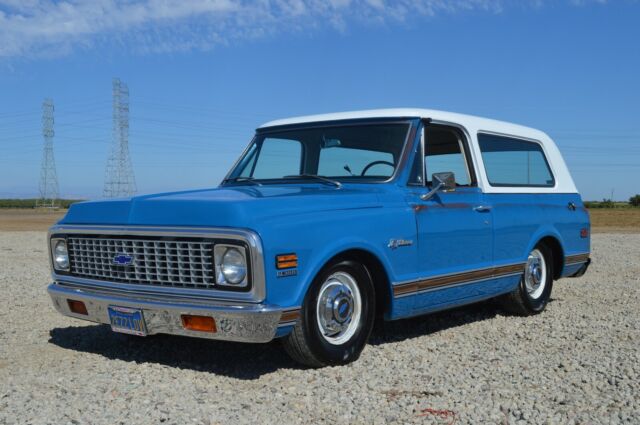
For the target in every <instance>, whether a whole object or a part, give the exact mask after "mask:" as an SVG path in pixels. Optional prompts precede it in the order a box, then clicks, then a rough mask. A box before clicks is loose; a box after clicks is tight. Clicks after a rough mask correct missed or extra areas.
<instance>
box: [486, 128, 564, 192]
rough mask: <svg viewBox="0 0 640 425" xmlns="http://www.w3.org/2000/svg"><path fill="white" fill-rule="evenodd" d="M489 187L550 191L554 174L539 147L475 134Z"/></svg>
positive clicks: (523, 141)
mask: <svg viewBox="0 0 640 425" xmlns="http://www.w3.org/2000/svg"><path fill="white" fill-rule="evenodd" d="M478 142H479V144H480V151H481V152H482V161H483V162H484V167H485V170H486V172H487V178H488V179H489V183H490V184H491V186H518V187H522V186H533V187H552V186H553V185H554V184H555V180H554V178H553V174H551V169H550V168H549V163H548V162H547V158H546V157H545V156H544V152H543V151H542V146H540V145H539V144H538V143H535V142H527V141H525V140H520V139H514V138H510V137H503V136H494V135H490V134H478Z"/></svg>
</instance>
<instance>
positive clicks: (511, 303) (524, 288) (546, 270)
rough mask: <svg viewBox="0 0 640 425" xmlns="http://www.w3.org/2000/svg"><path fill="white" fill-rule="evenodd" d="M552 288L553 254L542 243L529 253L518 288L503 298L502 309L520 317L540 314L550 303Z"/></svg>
mask: <svg viewBox="0 0 640 425" xmlns="http://www.w3.org/2000/svg"><path fill="white" fill-rule="evenodd" d="M552 286H553V258H552V253H551V250H550V249H549V248H548V247H547V246H546V245H545V244H543V243H540V244H538V245H536V247H535V248H534V249H533V250H532V251H531V252H530V253H529V256H528V257H527V263H526V265H525V269H524V274H523V275H522V278H521V279H520V283H519V285H518V287H517V288H516V289H515V290H514V291H513V292H511V293H509V294H507V295H504V296H503V297H502V298H501V304H502V307H503V308H504V309H505V310H507V311H508V312H510V313H513V314H517V315H520V316H529V315H532V314H537V313H540V312H541V311H542V310H544V309H545V307H546V306H547V303H548V302H549V298H550V297H551V288H552Z"/></svg>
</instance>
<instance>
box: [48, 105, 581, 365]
mask: <svg viewBox="0 0 640 425" xmlns="http://www.w3.org/2000/svg"><path fill="white" fill-rule="evenodd" d="M589 244H590V224H589V217H588V214H587V211H586V209H585V208H584V206H583V204H582V200H581V198H580V195H579V194H578V192H577V190H576V187H575V185H574V183H573V180H572V178H571V175H570V174H569V171H568V170H567V167H566V165H565V163H564V161H563V159H562V156H561V155H560V152H559V150H558V148H557V147H556V145H555V144H554V143H553V141H552V140H551V139H550V138H549V137H548V136H547V135H546V134H545V133H543V132H540V131H537V130H534V129H531V128H526V127H522V126H519V125H514V124H509V123H504V122H499V121H493V120H488V119H483V118H477V117H472V116H466V115H459V114H454V113H448V112H440V111H434V110H423V109H389V110H374V111H364V112H350V113H337V114H328V115H316V116H308V117H302V118H293V119H285V120H279V121H273V122H270V123H267V124H265V125H263V126H261V127H260V128H258V130H257V131H256V135H255V137H254V138H253V140H252V141H251V143H250V145H249V147H248V148H247V149H246V150H245V152H244V153H243V154H242V156H241V157H240V159H239V160H238V161H237V162H236V164H235V165H234V166H233V168H232V169H231V171H230V172H229V174H228V175H227V177H226V178H225V179H224V180H223V182H222V183H221V185H220V186H219V187H218V188H215V189H209V190H198V191H186V192H176V193H164V194H157V195H147V196H137V197H133V198H131V199H114V200H101V201H94V202H83V203H79V204H75V205H73V206H72V207H71V209H70V210H69V212H68V213H67V214H66V216H65V217H64V218H63V219H62V220H61V221H60V222H59V223H57V224H56V225H55V226H53V227H52V228H51V229H50V234H49V245H50V252H51V265H52V268H53V280H54V282H53V283H52V284H51V285H49V287H48V291H49V294H50V295H51V298H52V299H53V304H54V305H55V307H56V309H57V310H58V311H59V312H60V313H62V314H65V315H68V316H71V317H76V318H78V319H84V320H89V321H93V322H99V323H107V324H110V325H111V328H112V329H113V330H114V331H116V332H125V333H130V334H135V335H150V334H156V333H168V334H176V335H188V336H194V337H202V338H211V339H220V340H231V341H245V342H267V341H270V340H272V339H274V338H280V339H281V340H282V341H283V343H284V347H285V348H286V350H287V352H288V353H289V354H290V355H291V356H292V357H293V358H294V359H295V360H297V361H299V362H302V363H304V364H307V365H311V366H323V365H335V364H344V363H348V362H351V361H353V360H356V359H357V358H358V356H359V355H360V353H361V351H362V349H363V348H364V346H365V344H366V342H367V339H368V338H369V335H370V333H371V330H372V327H373V324H374V320H375V319H376V318H383V319H385V320H396V319H401V318H405V317H410V316H416V315H420V314H424V313H429V312H433V311H436V310H442V309H447V308H451V307H456V306H460V305H462V304H468V303H472V302H476V301H480V300H485V299H489V298H494V297H496V298H498V299H499V300H500V301H501V303H502V305H503V306H504V308H505V309H507V310H508V311H510V312H512V313H515V314H520V315H530V314H536V313H539V312H541V311H542V310H543V309H544V308H545V305H546V304H547V301H548V300H549V296H550V293H551V288H552V285H553V281H554V280H557V279H560V278H561V277H565V276H581V275H582V274H583V273H584V272H585V271H586V269H587V267H588V265H589V262H590V257H589V252H590V246H589ZM425 320H429V318H428V317H427V318H425Z"/></svg>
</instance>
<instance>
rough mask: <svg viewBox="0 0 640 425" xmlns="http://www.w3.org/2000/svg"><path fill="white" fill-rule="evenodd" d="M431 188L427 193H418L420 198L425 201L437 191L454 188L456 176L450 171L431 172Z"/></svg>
mask: <svg viewBox="0 0 640 425" xmlns="http://www.w3.org/2000/svg"><path fill="white" fill-rule="evenodd" d="M431 184H432V186H433V187H432V188H431V190H430V191H429V192H428V193H425V194H424V195H420V199H422V200H423V201H426V200H427V199H430V198H431V197H432V196H433V195H435V194H436V193H437V192H439V191H441V190H442V191H445V192H446V191H449V190H455V188H456V176H455V174H453V173H452V172H450V171H447V172H444V173H433V174H432V176H431Z"/></svg>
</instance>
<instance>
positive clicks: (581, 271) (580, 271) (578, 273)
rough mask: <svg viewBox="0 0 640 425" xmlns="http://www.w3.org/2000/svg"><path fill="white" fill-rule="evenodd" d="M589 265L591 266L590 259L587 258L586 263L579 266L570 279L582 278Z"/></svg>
mask: <svg viewBox="0 0 640 425" xmlns="http://www.w3.org/2000/svg"><path fill="white" fill-rule="evenodd" d="M590 265H591V258H587V261H585V262H584V263H583V264H582V266H580V268H579V269H578V271H576V272H575V273H574V274H572V275H571V276H570V277H581V276H583V275H584V274H585V273H586V272H587V269H588V268H589V266H590Z"/></svg>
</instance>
